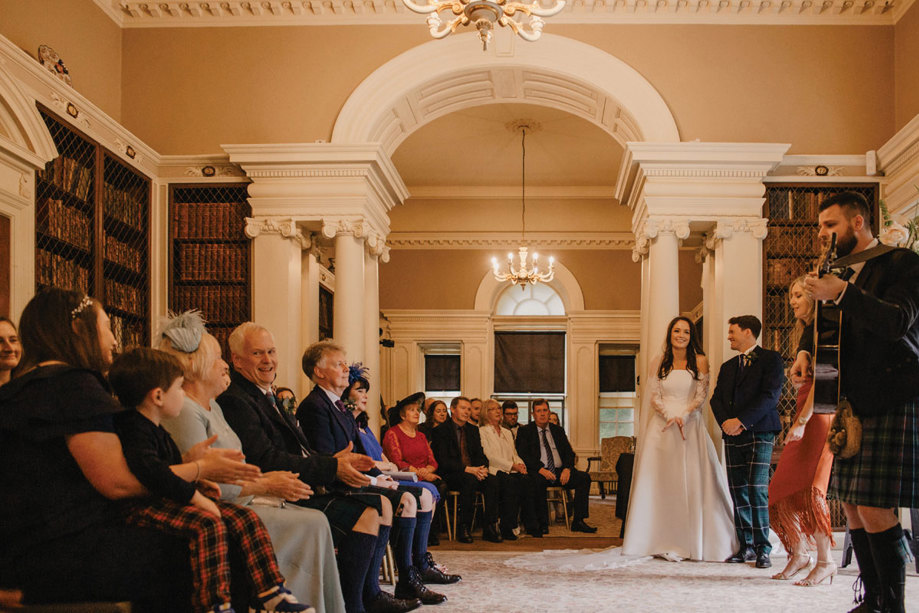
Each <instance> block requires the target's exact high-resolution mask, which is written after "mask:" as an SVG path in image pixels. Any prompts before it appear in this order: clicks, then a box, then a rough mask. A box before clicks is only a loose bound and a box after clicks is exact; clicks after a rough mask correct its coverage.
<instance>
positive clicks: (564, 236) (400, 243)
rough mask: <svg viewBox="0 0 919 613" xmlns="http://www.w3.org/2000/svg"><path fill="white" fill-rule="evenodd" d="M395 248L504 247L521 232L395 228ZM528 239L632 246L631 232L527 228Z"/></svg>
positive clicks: (554, 244) (545, 245)
mask: <svg viewBox="0 0 919 613" xmlns="http://www.w3.org/2000/svg"><path fill="white" fill-rule="evenodd" d="M386 242H387V244H388V245H389V246H390V247H391V248H392V249H504V248H507V247H511V246H516V245H517V244H519V243H520V233H519V232H463V233H444V232H393V233H392V234H390V235H389V237H388V239H387V241H386ZM527 243H529V244H530V245H531V246H535V247H538V248H540V249H550V248H555V249H632V247H634V245H635V239H634V237H633V236H632V234H631V233H630V232H594V233H586V232H551V233H550V232H527Z"/></svg>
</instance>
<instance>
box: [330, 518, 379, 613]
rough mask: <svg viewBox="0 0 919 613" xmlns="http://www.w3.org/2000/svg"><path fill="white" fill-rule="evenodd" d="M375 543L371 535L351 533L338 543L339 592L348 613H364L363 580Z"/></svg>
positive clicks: (336, 559)
mask: <svg viewBox="0 0 919 613" xmlns="http://www.w3.org/2000/svg"><path fill="white" fill-rule="evenodd" d="M376 542H377V537H375V536H374V535H372V534H364V533H362V532H352V533H350V534H348V535H347V536H346V537H345V538H343V539H341V541H340V542H339V543H338V555H337V556H336V557H335V561H336V562H337V563H338V576H339V578H340V580H341V592H342V596H344V599H345V610H346V611H347V612H348V613H362V612H363V611H364V598H363V593H364V580H365V578H366V576H367V574H369V573H368V571H367V569H368V567H369V565H370V558H371V555H370V554H371V553H372V552H373V551H374V548H375V547H376ZM384 547H385V545H384ZM377 570H379V569H377Z"/></svg>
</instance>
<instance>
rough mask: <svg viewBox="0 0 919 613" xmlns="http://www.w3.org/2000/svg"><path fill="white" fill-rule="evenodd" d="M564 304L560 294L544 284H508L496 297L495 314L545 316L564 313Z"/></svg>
mask: <svg viewBox="0 0 919 613" xmlns="http://www.w3.org/2000/svg"><path fill="white" fill-rule="evenodd" d="M564 314H565V305H564V304H563V303H562V298H561V296H559V295H558V293H557V292H556V291H555V290H554V289H552V288H551V287H549V286H548V285H546V284H545V283H537V284H535V285H524V286H523V287H520V286H515V285H509V286H508V287H507V289H505V290H504V292H503V293H502V294H501V297H500V298H498V305H497V307H496V308H495V315H516V316H518V317H525V316H531V317H532V316H546V315H564Z"/></svg>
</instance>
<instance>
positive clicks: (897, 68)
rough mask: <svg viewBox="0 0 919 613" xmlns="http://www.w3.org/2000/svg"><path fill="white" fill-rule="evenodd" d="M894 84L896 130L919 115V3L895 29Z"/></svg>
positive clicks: (901, 19) (902, 18) (914, 5)
mask: <svg viewBox="0 0 919 613" xmlns="http://www.w3.org/2000/svg"><path fill="white" fill-rule="evenodd" d="M894 83H895V85H896V90H895V97H896V125H895V126H894V128H895V129H896V130H899V129H900V128H902V127H903V126H905V125H906V124H907V123H909V121H910V120H911V119H912V118H913V117H915V116H916V115H919V2H916V3H914V4H913V6H912V7H911V8H910V9H909V10H908V11H907V12H906V14H905V15H904V16H903V17H901V18H900V21H899V22H898V23H897V25H896V27H895V28H894Z"/></svg>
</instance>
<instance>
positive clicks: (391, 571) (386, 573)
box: [380, 543, 396, 585]
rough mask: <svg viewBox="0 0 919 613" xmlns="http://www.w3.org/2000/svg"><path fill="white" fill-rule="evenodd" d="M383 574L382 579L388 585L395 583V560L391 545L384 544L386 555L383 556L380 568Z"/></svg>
mask: <svg viewBox="0 0 919 613" xmlns="http://www.w3.org/2000/svg"><path fill="white" fill-rule="evenodd" d="M380 571H381V572H382V574H383V581H384V582H385V583H388V584H390V585H395V584H396V560H395V558H394V557H393V554H392V547H391V546H390V545H389V544H388V543H387V544H386V555H385V556H383V566H382V568H381V569H380Z"/></svg>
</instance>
